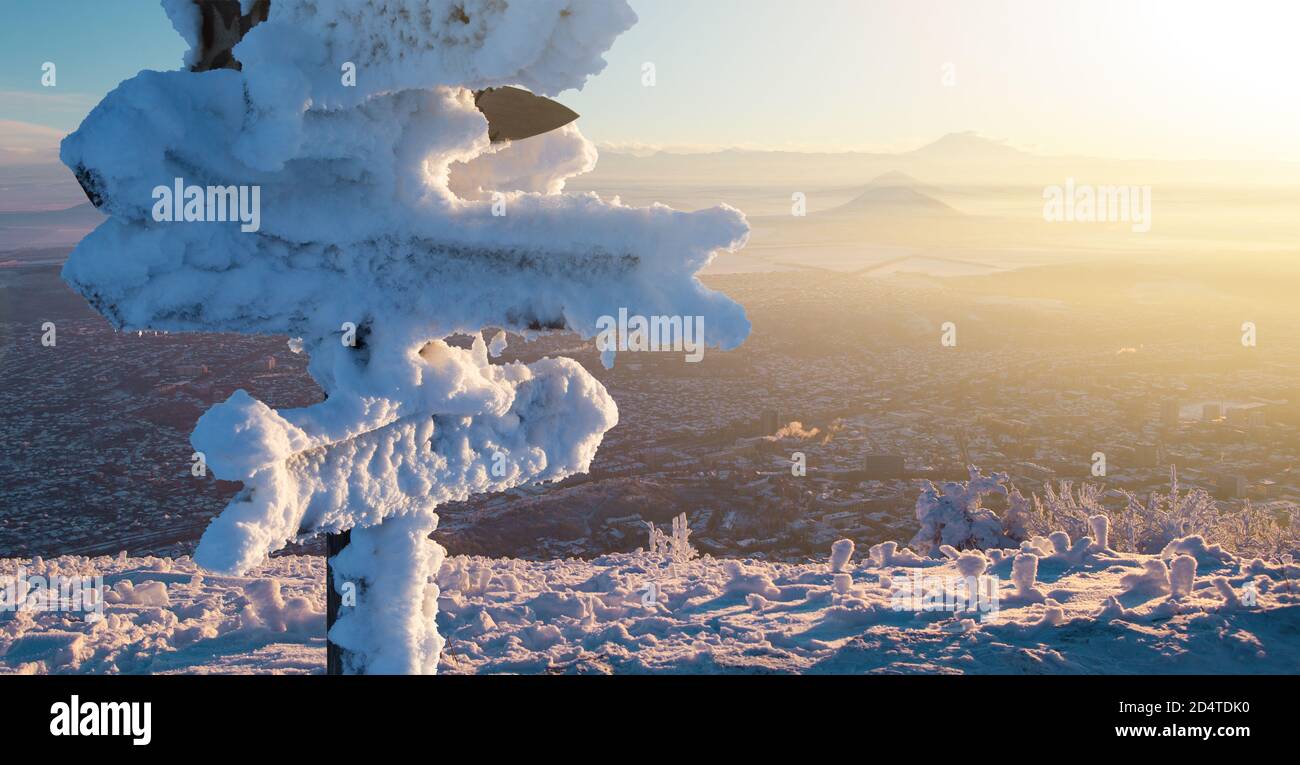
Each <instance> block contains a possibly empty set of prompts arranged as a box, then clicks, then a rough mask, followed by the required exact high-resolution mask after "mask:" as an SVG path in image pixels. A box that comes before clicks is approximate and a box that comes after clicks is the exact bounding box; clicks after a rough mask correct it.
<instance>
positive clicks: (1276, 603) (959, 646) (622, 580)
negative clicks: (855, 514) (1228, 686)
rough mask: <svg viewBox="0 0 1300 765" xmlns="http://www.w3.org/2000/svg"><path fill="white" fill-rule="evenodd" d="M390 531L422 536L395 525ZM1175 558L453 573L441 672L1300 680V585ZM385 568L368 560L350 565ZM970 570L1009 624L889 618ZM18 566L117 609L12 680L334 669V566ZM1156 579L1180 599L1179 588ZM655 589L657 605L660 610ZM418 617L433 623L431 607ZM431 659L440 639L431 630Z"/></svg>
mask: <svg viewBox="0 0 1300 765" xmlns="http://www.w3.org/2000/svg"><path fill="white" fill-rule="evenodd" d="M374 530H375V531H377V532H378V531H382V533H385V534H399V535H400V534H403V533H406V532H407V529H403V528H402V527H400V526H393V525H390V524H388V523H385V524H384V525H382V526H379V527H376V528H375V529H374ZM1093 541H1096V540H1093ZM1176 543H1177V544H1176V545H1174V546H1171V549H1170V550H1169V551H1168V552H1169V554H1170V555H1171V556H1175V557H1173V559H1172V560H1170V561H1169V562H1168V565H1172V566H1175V567H1176V568H1178V569H1179V570H1180V571H1181V573H1182V577H1181V584H1189V585H1190V586H1189V589H1188V590H1187V591H1186V592H1180V593H1179V594H1178V595H1177V596H1175V597H1171V596H1170V595H1169V594H1167V591H1162V589H1161V588H1160V587H1159V586H1157V587H1155V588H1154V589H1144V588H1138V589H1137V590H1136V591H1134V590H1130V589H1129V587H1128V584H1127V583H1125V582H1124V580H1125V579H1126V578H1128V577H1130V576H1133V577H1136V578H1137V579H1138V580H1141V581H1143V582H1145V581H1146V577H1147V576H1149V572H1150V571H1151V570H1155V569H1156V568H1157V567H1158V568H1159V569H1161V570H1164V569H1166V567H1167V564H1166V559H1164V558H1162V557H1161V556H1158V555H1142V554H1130V553H1115V552H1112V551H1106V550H1102V549H1092V550H1090V551H1089V552H1087V553H1086V554H1084V555H1083V556H1081V558H1080V559H1079V560H1077V561H1072V560H1070V559H1069V556H1068V555H1062V554H1059V553H1056V552H1054V551H1051V548H1052V546H1051V545H1050V544H1048V543H1047V542H1046V541H1044V542H1040V543H1039V544H1040V546H1039V547H1037V548H1035V549H1037V552H1036V553H1026V552H1021V551H1019V550H1017V549H1015V548H1010V549H996V550H988V551H984V552H975V551H968V552H965V553H962V554H960V555H958V556H956V557H947V556H945V557H944V558H942V559H920V558H915V557H909V558H905V559H904V561H903V562H900V561H893V562H881V561H882V556H883V551H882V550H879V549H878V550H877V551H876V552H875V553H874V554H872V555H865V556H860V557H857V558H852V559H849V560H847V561H844V562H843V563H841V562H840V560H839V557H838V556H839V555H842V554H843V553H844V551H845V550H846V548H845V547H844V546H841V548H840V549H839V551H838V554H837V556H836V557H835V560H834V561H827V560H823V561H814V562H809V563H806V564H798V565H791V564H781V563H768V562H763V561H756V560H748V561H737V560H716V559H713V558H711V557H705V558H697V559H694V560H690V561H685V562H683V561H673V560H672V559H671V558H669V557H667V556H661V555H650V554H648V553H641V554H626V555H623V554H620V555H609V556H605V557H602V558H598V559H596V560H592V561H580V560H564V561H522V560H492V559H486V558H477V557H473V558H471V557H452V558H448V559H447V560H446V561H445V563H444V565H442V567H441V571H440V572H439V574H438V576H437V583H438V585H439V588H440V590H441V593H440V594H439V595H437V601H438V602H437V609H436V614H437V615H436V618H437V622H438V626H439V628H440V629H439V631H440V632H442V633H443V635H445V636H446V646H445V647H444V648H443V651H442V661H441V665H440V667H439V671H441V672H450V673H462V674H463V673H502V672H510V673H541V672H550V673H553V672H573V673H585V672H590V673H612V672H623V673H626V672H676V673H717V672H736V673H752V672H803V673H836V674H844V673H848V674H856V673H871V672H889V673H898V672H903V673H997V674H1022V673H1023V674H1028V673H1035V674H1036V673H1160V674H1164V673H1211V674H1218V673H1274V674H1276V673H1283V674H1289V673H1295V672H1297V671H1298V670H1300V644H1298V643H1297V642H1296V640H1295V639H1294V636H1295V634H1296V630H1297V629H1300V566H1296V565H1294V564H1282V563H1276V562H1274V563H1268V562H1265V561H1261V560H1245V559H1240V558H1236V557H1234V556H1232V555H1230V554H1227V553H1224V552H1223V551H1218V550H1216V551H1214V552H1211V548H1210V547H1208V546H1206V545H1205V543H1204V540H1201V539H1200V538H1199V537H1191V538H1187V539H1180V540H1176ZM1031 547H1032V545H1031ZM1067 547H1072V545H1067ZM348 549H349V550H351V549H352V548H351V547H349V548H348ZM371 549H373V547H371V546H369V545H364V544H363V545H361V546H359V547H358V549H357V551H356V553H355V554H357V555H360V556H363V557H364V556H366V555H368V554H369V553H368V552H367V551H368V550H371ZM1176 550H1177V552H1175V551H1176ZM970 556H978V557H981V558H983V561H984V563H985V564H986V565H987V569H986V571H985V574H986V575H990V576H998V577H999V579H1000V581H1001V586H1000V592H999V595H1000V609H999V610H998V611H997V612H996V614H995V615H994V616H993V618H991V619H989V620H987V621H981V620H980V619H979V618H978V617H974V618H972V616H971V615H969V614H965V613H957V614H954V613H950V612H944V611H920V612H914V611H899V610H895V609H894V607H893V600H894V598H893V592H894V586H895V585H896V584H897V583H898V582H901V581H903V580H904V578H905V577H907V576H910V575H916V574H920V575H922V576H927V577H934V578H937V579H939V580H941V581H942V580H947V579H949V578H951V577H954V576H957V575H964V574H965V573H967V572H969V571H970V570H973V569H972V568H971V567H970V563H969V558H970ZM963 559H965V560H967V562H966V563H963V562H962V561H963ZM1180 559H1181V560H1185V561H1190V560H1194V559H1195V560H1200V561H1204V562H1203V563H1201V565H1200V566H1199V567H1198V568H1195V569H1194V568H1193V567H1192V566H1191V565H1190V564H1188V563H1181V564H1179V563H1175V561H1178V560H1180ZM1020 560H1032V561H1033V562H1034V564H1035V570H1034V571H1033V573H1028V572H1024V571H1022V572H1021V576H1022V577H1023V576H1027V581H1025V580H1022V581H1013V573H1012V567H1013V565H1014V564H1015V562H1016V561H1020ZM350 563H351V562H349V564H350ZM834 564H839V566H840V568H841V572H840V573H838V574H837V573H836V572H835V571H834V567H835V566H834ZM362 565H369V563H368V562H365V561H362ZM19 566H22V567H23V568H25V569H26V570H27V572H28V575H29V576H33V575H36V574H43V575H46V574H50V573H55V572H61V573H63V574H65V575H72V574H86V575H96V574H98V575H102V576H103V577H104V580H105V585H106V587H107V588H108V589H109V590H110V592H109V593H108V594H107V595H106V598H105V599H106V600H107V601H108V604H107V606H106V618H105V620H104V621H102V622H99V623H98V624H93V623H89V622H86V621H84V620H83V619H82V618H81V616H80V615H78V614H60V613H50V612H20V613H18V614H14V615H11V614H4V615H3V618H2V620H0V673H4V672H22V673H44V672H58V673H104V672H123V673H144V672H185V673H209V672H277V673H280V672H316V673H319V672H323V671H324V661H325V656H324V654H325V649H324V615H323V613H322V612H323V608H324V584H323V573H324V561H323V560H322V559H320V558H306V557H295V556H286V557H278V558H273V559H271V560H270V561H268V562H267V563H265V564H264V565H263V566H261V567H259V568H258V569H257V570H256V571H255V572H254V575H253V576H252V577H250V578H244V577H229V576H213V575H205V574H204V573H203V572H202V571H201V570H200V569H199V568H198V567H197V566H196V565H195V563H194V562H193V561H192V560H190V559H188V558H178V559H175V560H170V559H159V558H130V559H128V558H126V557H125V556H122V557H120V558H110V557H101V558H80V557H63V558H57V559H53V560H48V561H35V562H34V561H29V560H21V561H20V560H12V559H10V560H0V575H6V574H7V575H11V576H12V575H13V574H14V573H15V572H16V570H17V568H18V567H19ZM1021 568H1022V569H1023V568H1024V567H1023V566H1022V567H1021ZM1189 574H1190V576H1188V575H1189ZM1158 578H1161V579H1163V580H1164V581H1168V575H1167V574H1165V575H1164V576H1161V577H1158ZM647 582H654V583H655V585H656V592H657V597H656V598H655V601H654V602H653V603H650V604H647V601H646V599H645V597H644V594H645V592H646V589H647V588H646V583H647ZM1181 584H1180V586H1181ZM1248 590H1250V591H1253V592H1254V593H1256V596H1255V599H1254V604H1253V605H1246V604H1245V603H1243V602H1242V600H1243V596H1244V595H1245V594H1246V593H1247V591H1248ZM1032 593H1037V595H1034V594H1032ZM412 618H417V619H420V618H428V619H432V618H433V604H432V603H429V604H427V605H426V608H425V609H423V610H422V611H420V612H419V613H418V614H417V615H416V616H414V617H412ZM357 624H358V625H359V624H360V622H358V623H357ZM376 626H377V628H379V629H385V628H386V627H388V626H391V625H385V624H383V623H380V624H378V625H376ZM411 634H414V633H410V632H405V631H403V632H401V633H400V634H396V635H388V636H385V637H386V638H389V637H391V638H394V639H402V638H404V637H405V636H407V635H411ZM363 637H364V636H363ZM418 637H419V636H417V638H418ZM422 639H429V640H433V639H438V638H437V635H436V633H434V632H433V631H432V630H431V629H429V630H425V631H424V632H423V633H422ZM439 640H440V639H439ZM391 645H395V646H396V645H400V644H399V643H392V644H391Z"/></svg>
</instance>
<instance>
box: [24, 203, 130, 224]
mask: <svg viewBox="0 0 1300 765" xmlns="http://www.w3.org/2000/svg"><path fill="white" fill-rule="evenodd" d="M103 222H104V214H103V213H101V212H100V211H99V210H97V209H95V206H94V205H92V204H91V203H89V202H85V203H83V204H79V205H74V206H72V207H68V208H65V209H62V210H39V211H36V212H5V211H0V229H6V228H9V227H11V226H21V227H24V228H26V227H28V226H88V227H90V228H94V227H95V226H98V225H99V224H100V223H103Z"/></svg>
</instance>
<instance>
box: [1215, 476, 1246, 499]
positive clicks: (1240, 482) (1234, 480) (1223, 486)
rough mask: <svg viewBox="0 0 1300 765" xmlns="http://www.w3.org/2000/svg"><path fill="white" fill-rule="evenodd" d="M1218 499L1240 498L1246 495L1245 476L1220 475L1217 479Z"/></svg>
mask: <svg viewBox="0 0 1300 765" xmlns="http://www.w3.org/2000/svg"><path fill="white" fill-rule="evenodd" d="M1216 493H1217V494H1218V496H1219V499H1241V498H1243V497H1245V496H1246V477H1245V476H1241V475H1220V476H1219V481H1218V491H1217V492H1216Z"/></svg>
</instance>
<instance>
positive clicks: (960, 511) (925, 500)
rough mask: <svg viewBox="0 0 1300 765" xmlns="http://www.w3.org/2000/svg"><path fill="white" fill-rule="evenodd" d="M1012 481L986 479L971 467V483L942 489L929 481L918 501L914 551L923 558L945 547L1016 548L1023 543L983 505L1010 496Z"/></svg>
mask: <svg viewBox="0 0 1300 765" xmlns="http://www.w3.org/2000/svg"><path fill="white" fill-rule="evenodd" d="M1009 480H1010V479H1009V477H1008V476H1007V474H1006V473H994V474H992V475H990V476H986V475H984V474H983V473H981V472H980V471H979V469H978V468H975V467H971V468H970V480H969V481H946V482H944V483H943V484H941V485H940V486H935V485H934V483H932V482H929V481H927V482H926V485H925V487H924V488H922V489H921V496H919V497H917V499H916V519H917V520H918V521H920V522H921V528H920V530H919V531H917V532H916V536H914V537H913V538H912V542H911V545H912V547H914V548H916V550H917V551H918V552H921V553H923V554H933V553H934V552H935V551H936V550H938V548H940V547H941V546H943V545H951V546H952V547H954V548H956V549H958V550H979V549H984V548H989V547H1014V546H1015V545H1016V544H1017V543H1018V542H1019V540H1018V539H1014V538H1012V537H1011V536H1010V534H1009V532H1010V531H1012V530H1011V529H1008V528H1007V526H1006V525H1005V524H1004V523H1003V520H1002V519H1001V518H999V517H998V516H997V514H996V513H994V512H993V511H992V510H990V509H988V508H986V507H984V506H983V505H982V504H981V500H982V499H983V497H985V496H986V495H989V494H995V495H1001V496H1003V497H1006V496H1008V494H1009V491H1008V482H1009ZM1015 520H1017V521H1019V518H1016V519H1015Z"/></svg>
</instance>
